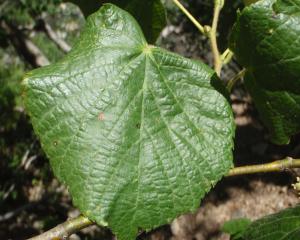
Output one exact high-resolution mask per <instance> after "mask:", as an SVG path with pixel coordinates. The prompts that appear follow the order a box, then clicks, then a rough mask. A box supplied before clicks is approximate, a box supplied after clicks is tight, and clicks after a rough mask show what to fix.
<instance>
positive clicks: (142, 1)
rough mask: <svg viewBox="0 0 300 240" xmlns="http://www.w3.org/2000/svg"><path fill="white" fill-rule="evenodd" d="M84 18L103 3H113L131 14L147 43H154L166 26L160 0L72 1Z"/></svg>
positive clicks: (163, 9) (164, 13)
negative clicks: (80, 10)
mask: <svg viewBox="0 0 300 240" xmlns="http://www.w3.org/2000/svg"><path fill="white" fill-rule="evenodd" d="M71 2H73V3H75V4H76V5H78V6H79V7H80V8H81V9H82V11H83V13H84V15H85V16H88V15H90V14H91V13H93V12H95V11H97V10H98V9H99V7H100V6H101V5H103V3H113V4H115V5H117V6H119V7H121V8H122V9H124V10H126V11H128V12H129V13H131V14H132V15H133V16H134V17H135V19H136V20H137V21H138V23H139V24H140V26H141V28H142V30H143V32H144V35H145V37H146V39H147V41H148V42H149V43H154V42H155V41H156V39H157V37H158V35H159V33H160V32H161V30H162V29H163V28H164V26H165V25H166V12H165V8H164V6H163V4H162V3H161V0H125V1H124V0H102V1H96V0H90V1H85V0H72V1H71Z"/></svg>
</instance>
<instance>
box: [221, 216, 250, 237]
mask: <svg viewBox="0 0 300 240" xmlns="http://www.w3.org/2000/svg"><path fill="white" fill-rule="evenodd" d="M250 224H251V221H250V220H249V219H248V218H239V219H233V220H230V221H228V222H225V223H224V225H223V227H222V231H223V232H226V233H228V234H230V237H231V238H230V239H231V240H240V239H241V237H242V235H243V233H244V232H245V230H246V229H247V227H248V226H249V225H250Z"/></svg>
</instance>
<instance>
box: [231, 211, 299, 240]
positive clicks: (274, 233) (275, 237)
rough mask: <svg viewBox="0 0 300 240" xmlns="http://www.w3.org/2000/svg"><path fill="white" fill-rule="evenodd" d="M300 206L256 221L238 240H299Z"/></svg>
mask: <svg viewBox="0 0 300 240" xmlns="http://www.w3.org/2000/svg"><path fill="white" fill-rule="evenodd" d="M299 237H300V206H297V207H294V208H288V209H285V210H283V211H281V212H278V213H276V214H272V215H269V216H266V217H263V218H261V219H259V220H256V221H254V222H253V223H251V224H250V225H249V226H248V227H246V228H245V229H244V230H243V231H242V232H241V233H240V234H239V238H231V239H236V240H257V239H259V240H299Z"/></svg>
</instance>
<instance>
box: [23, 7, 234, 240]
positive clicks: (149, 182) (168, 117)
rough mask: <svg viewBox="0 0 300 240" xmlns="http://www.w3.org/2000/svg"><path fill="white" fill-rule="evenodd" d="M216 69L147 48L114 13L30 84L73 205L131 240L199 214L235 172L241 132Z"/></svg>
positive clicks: (102, 16) (91, 24)
mask: <svg viewBox="0 0 300 240" xmlns="http://www.w3.org/2000/svg"><path fill="white" fill-rule="evenodd" d="M213 79H215V73H214V72H213V70H211V69H210V68H209V67H207V66H205V65H204V64H202V63H200V62H196V61H191V60H188V59H185V58H183V57H181V56H178V55H176V54H172V53H169V52H167V51H165V50H163V49H160V48H157V47H154V46H150V45H148V44H147V43H146V41H145V39H144V37H143V34H142V31H141V29H140V28H139V26H138V25H137V23H136V21H135V20H134V19H133V17H131V16H130V15H129V14H128V13H127V12H125V11H123V10H121V9H120V8H118V7H116V6H114V5H111V4H107V5H105V6H104V7H102V8H101V9H100V10H99V11H98V12H96V13H95V14H93V15H92V16H91V17H89V18H88V20H87V25H86V28H85V30H84V31H83V33H82V35H81V37H80V39H79V41H78V43H77V44H76V45H75V46H74V49H72V50H71V52H70V53H69V54H68V55H67V56H66V57H65V58H64V59H62V60H61V61H60V62H58V63H56V64H53V65H50V66H47V67H44V68H41V69H37V70H34V71H33V72H31V73H30V74H29V75H28V76H27V79H26V81H25V87H26V98H25V102H26V109H27V110H28V111H29V113H30V115H31V119H32V123H33V126H34V129H35V132H36V133H37V135H38V136H39V137H40V139H41V143H42V146H43V148H44V150H45V152H46V153H47V155H48V157H49V159H50V163H51V165H52V167H53V170H54V173H55V175H56V176H57V177H58V178H59V179H60V180H61V181H62V182H64V183H65V184H66V185H67V186H68V188H69V191H70V193H71V195H72V197H73V202H74V205H75V206H77V207H78V208H79V209H80V211H81V212H82V213H83V214H84V215H86V216H87V217H88V218H90V219H91V220H93V221H95V222H96V223H98V224H100V225H108V226H109V227H110V228H112V230H113V232H114V233H116V234H117V236H118V237H119V239H133V238H134V237H135V235H136V234H137V231H138V229H139V228H142V229H145V230H150V229H152V228H153V227H156V226H159V225H161V224H164V223H166V222H168V221H170V220H171V219H173V218H174V217H176V216H178V215H179V214H181V213H184V212H188V211H192V210H194V209H196V208H197V207H198V204H199V200H200V199H201V198H202V197H203V196H204V194H205V193H206V192H207V191H208V190H209V189H210V188H211V186H212V185H214V184H215V183H216V182H217V181H218V180H219V179H220V178H221V177H222V176H223V175H224V174H226V173H227V172H228V170H229V169H230V168H231V167H232V146H233V143H232V137H233V134H234V123H233V117H232V112H231V108H230V106H229V104H228V102H227V101H226V99H225V98H224V97H223V96H222V95H221V94H220V93H218V92H217V91H216V90H215V89H214V88H213V87H212V85H211V81H212V80H213Z"/></svg>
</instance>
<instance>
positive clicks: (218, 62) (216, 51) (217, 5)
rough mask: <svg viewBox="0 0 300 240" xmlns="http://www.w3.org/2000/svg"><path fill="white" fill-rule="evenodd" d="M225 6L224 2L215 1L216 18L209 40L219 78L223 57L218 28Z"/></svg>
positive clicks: (220, 0)
mask: <svg viewBox="0 0 300 240" xmlns="http://www.w3.org/2000/svg"><path fill="white" fill-rule="evenodd" d="M223 5H224V0H215V6H214V17H213V22H212V26H211V29H210V31H209V39H210V44H211V49H212V52H213V56H214V69H215V71H216V73H217V75H218V76H220V74H221V69H222V60H221V55H220V52H219V48H218V43H217V27H218V21H219V16H220V11H221V9H222V8H223Z"/></svg>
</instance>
